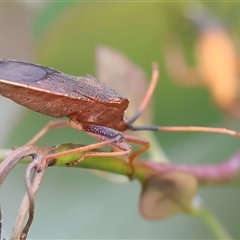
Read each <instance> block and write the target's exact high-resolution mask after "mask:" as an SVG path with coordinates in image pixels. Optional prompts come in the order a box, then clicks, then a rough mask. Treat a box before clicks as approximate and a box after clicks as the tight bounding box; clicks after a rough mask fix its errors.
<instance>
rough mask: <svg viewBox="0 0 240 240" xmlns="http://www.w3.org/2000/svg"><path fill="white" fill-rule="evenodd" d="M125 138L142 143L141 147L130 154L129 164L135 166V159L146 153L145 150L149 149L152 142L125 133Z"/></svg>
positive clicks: (128, 140)
mask: <svg viewBox="0 0 240 240" xmlns="http://www.w3.org/2000/svg"><path fill="white" fill-rule="evenodd" d="M124 140H125V141H127V142H130V143H136V144H138V145H141V148H140V149H138V150H136V151H134V152H132V153H131V154H130V156H129V164H130V166H131V167H132V168H133V161H134V159H135V158H136V157H137V156H138V155H140V154H141V153H144V152H145V151H147V149H148V148H149V147H150V143H149V142H148V141H147V140H145V139H143V138H140V137H136V136H133V135H124Z"/></svg>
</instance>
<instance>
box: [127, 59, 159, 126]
mask: <svg viewBox="0 0 240 240" xmlns="http://www.w3.org/2000/svg"><path fill="white" fill-rule="evenodd" d="M152 69H153V70H152V78H151V82H150V85H149V87H148V90H147V92H146V94H145V96H144V99H143V101H142V103H141V105H140V106H139V108H138V110H137V111H136V113H135V115H134V116H133V117H132V118H131V119H130V120H128V124H129V125H130V129H131V125H132V124H133V123H134V122H135V121H136V120H137V119H138V118H139V117H140V115H141V114H142V112H143V110H144V109H145V107H146V106H147V104H148V103H149V100H150V99H151V97H152V94H153V91H154V89H155V88H156V85H157V82H158V76H159V71H158V65H157V63H153V65H152Z"/></svg>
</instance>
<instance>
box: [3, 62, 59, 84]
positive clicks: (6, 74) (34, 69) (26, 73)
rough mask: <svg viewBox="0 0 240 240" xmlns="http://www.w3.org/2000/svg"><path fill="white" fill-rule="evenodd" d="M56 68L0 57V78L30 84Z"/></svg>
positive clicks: (53, 71) (54, 71)
mask: <svg viewBox="0 0 240 240" xmlns="http://www.w3.org/2000/svg"><path fill="white" fill-rule="evenodd" d="M52 73H57V71H56V70H53V69H50V68H47V67H44V66H40V65H36V64H32V63H26V62H19V61H15V60H7V59H0V79H3V80H8V81H11V82H15V83H19V84H28V85H29V86H31V85H32V84H34V83H36V82H37V81H39V80H40V79H43V78H45V77H46V76H47V75H48V74H52Z"/></svg>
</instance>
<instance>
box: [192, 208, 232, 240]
mask: <svg viewBox="0 0 240 240" xmlns="http://www.w3.org/2000/svg"><path fill="white" fill-rule="evenodd" d="M193 215H194V216H196V217H198V218H199V219H201V220H202V221H203V222H204V223H205V224H206V225H207V226H208V228H209V229H210V230H211V232H212V233H213V234H214V236H215V237H216V239H219V240H220V239H221V240H226V239H229V240H230V239H232V237H231V236H230V234H229V233H228V232H227V230H226V229H225V228H224V226H223V225H222V224H221V223H220V221H219V220H218V219H217V218H216V217H215V216H214V214H213V213H212V212H211V211H210V210H209V209H207V208H204V207H203V206H202V207H201V209H200V210H199V211H196V212H195V213H193Z"/></svg>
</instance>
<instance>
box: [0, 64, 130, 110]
mask: <svg viewBox="0 0 240 240" xmlns="http://www.w3.org/2000/svg"><path fill="white" fill-rule="evenodd" d="M1 79H3V80H7V81H9V82H12V83H13V84H14V83H15V84H16V85H21V84H23V85H27V86H23V87H29V88H31V87H32V88H35V90H38V91H39V92H41V91H42V92H46V91H47V92H50V93H51V94H58V95H64V96H68V97H70V98H77V99H81V100H88V99H89V100H90V99H91V100H97V101H99V102H103V103H109V104H117V105H118V104H121V103H122V102H125V104H124V105H126V106H125V107H127V105H128V100H127V99H126V98H125V97H123V96H121V95H119V94H118V93H117V92H116V91H114V90H113V89H111V88H110V87H109V86H107V85H106V84H104V83H102V82H100V81H99V80H97V79H95V78H94V77H92V76H90V75H87V76H85V77H75V76H71V75H67V74H64V73H61V72H59V71H56V70H54V69H51V68H48V67H44V66H40V65H36V64H33V63H26V62H19V61H15V60H7V59H0V82H1ZM65 101H68V99H67V98H66V99H65Z"/></svg>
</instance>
